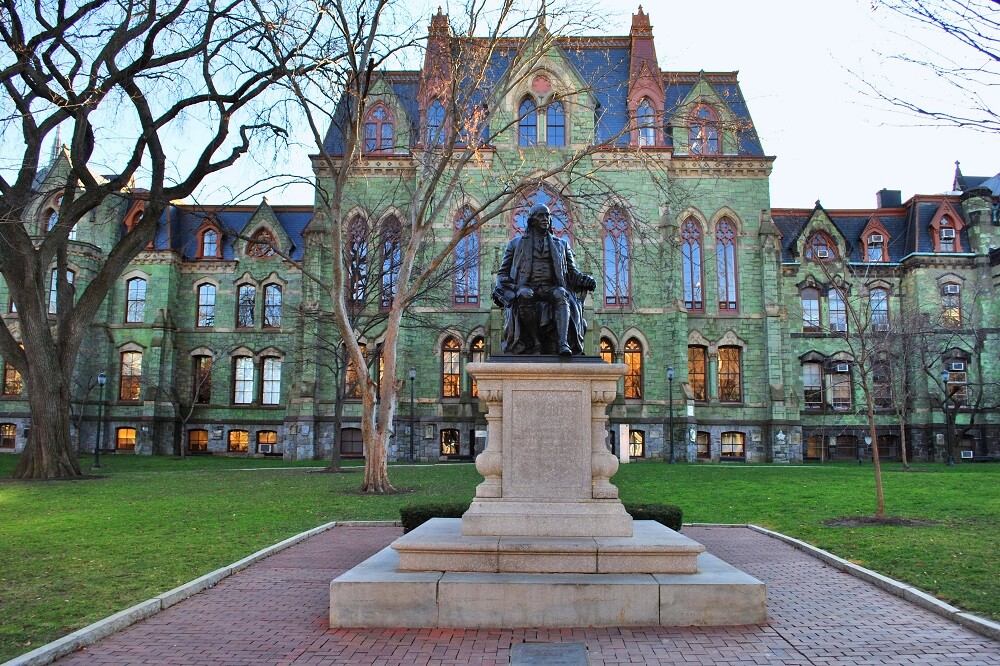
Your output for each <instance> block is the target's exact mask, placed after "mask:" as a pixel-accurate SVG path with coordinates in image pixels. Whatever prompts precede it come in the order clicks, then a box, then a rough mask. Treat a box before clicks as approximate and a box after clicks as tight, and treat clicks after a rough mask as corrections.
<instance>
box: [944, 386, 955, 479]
mask: <svg viewBox="0 0 1000 666" xmlns="http://www.w3.org/2000/svg"><path fill="white" fill-rule="evenodd" d="M950 376H951V373H949V372H948V371H947V370H942V371H941V384H942V385H943V386H944V402H943V403H942V405H941V407H942V408H943V409H944V433H945V434H944V437H945V443H944V445H945V448H946V449H948V466H949V467H954V466H955V458H954V457H953V456H952V453H951V444H952V439H954V437H955V433H954V428H953V427H952V424H951V418H952V417H951V412H950V411H949V409H948V403H949V402H951V401H952V399H953V398H954V396H955V393H957V392H958V389H957V388H956V389H955V390H954V391H949V390H948V379H949V377H950Z"/></svg>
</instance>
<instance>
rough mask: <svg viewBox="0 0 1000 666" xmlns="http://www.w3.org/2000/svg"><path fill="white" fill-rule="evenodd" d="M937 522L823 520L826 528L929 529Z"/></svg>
mask: <svg viewBox="0 0 1000 666" xmlns="http://www.w3.org/2000/svg"><path fill="white" fill-rule="evenodd" d="M938 522H939V521H937V520H921V519H918V518H901V517H899V516H882V517H881V518H876V517H875V516H841V517H840V518H833V519H832V520H824V521H823V524H824V525H826V526H827V527H886V526H888V527H929V526H931V525H937V524H938Z"/></svg>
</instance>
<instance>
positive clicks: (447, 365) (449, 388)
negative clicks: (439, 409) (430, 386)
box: [441, 338, 462, 398]
mask: <svg viewBox="0 0 1000 666" xmlns="http://www.w3.org/2000/svg"><path fill="white" fill-rule="evenodd" d="M461 351H462V346H461V345H460V344H459V343H458V340H456V339H455V338H448V339H446V340H445V341H444V343H443V344H442V345H441V395H442V396H443V397H445V398H457V397H458V396H459V394H460V393H461V390H462V386H461V369H462V357H461Z"/></svg>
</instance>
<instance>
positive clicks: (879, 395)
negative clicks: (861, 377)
mask: <svg viewBox="0 0 1000 666" xmlns="http://www.w3.org/2000/svg"><path fill="white" fill-rule="evenodd" d="M872 397H873V400H874V402H875V406H876V407H878V408H880V409H888V408H890V407H892V370H891V369H890V367H889V364H888V363H887V362H886V361H876V362H875V363H874V364H873V365H872Z"/></svg>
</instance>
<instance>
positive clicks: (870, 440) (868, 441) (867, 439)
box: [858, 435, 872, 465]
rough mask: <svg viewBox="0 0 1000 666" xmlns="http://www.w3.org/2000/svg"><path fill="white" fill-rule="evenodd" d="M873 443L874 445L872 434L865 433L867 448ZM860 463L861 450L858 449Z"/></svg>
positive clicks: (859, 462)
mask: <svg viewBox="0 0 1000 666" xmlns="http://www.w3.org/2000/svg"><path fill="white" fill-rule="evenodd" d="M871 445H872V436H871V435H865V448H866V449H867V448H868V447H870V446H871ZM858 464H859V465H860V464H861V452H860V451H858Z"/></svg>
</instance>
